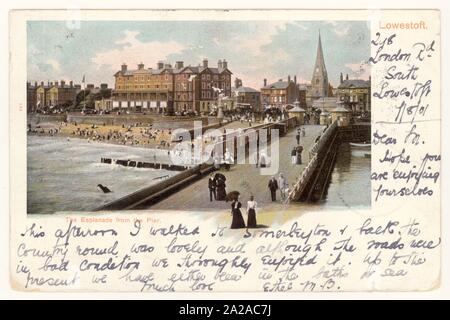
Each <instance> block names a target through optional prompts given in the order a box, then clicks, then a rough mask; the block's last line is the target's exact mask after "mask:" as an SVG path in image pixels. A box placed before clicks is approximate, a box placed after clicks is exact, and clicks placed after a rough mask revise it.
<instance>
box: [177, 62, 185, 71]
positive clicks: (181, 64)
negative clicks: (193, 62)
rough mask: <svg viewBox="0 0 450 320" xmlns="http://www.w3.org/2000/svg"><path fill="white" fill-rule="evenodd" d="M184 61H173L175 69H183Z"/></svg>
mask: <svg viewBox="0 0 450 320" xmlns="http://www.w3.org/2000/svg"><path fill="white" fill-rule="evenodd" d="M183 66H184V63H183V61H177V62H175V69H183Z"/></svg>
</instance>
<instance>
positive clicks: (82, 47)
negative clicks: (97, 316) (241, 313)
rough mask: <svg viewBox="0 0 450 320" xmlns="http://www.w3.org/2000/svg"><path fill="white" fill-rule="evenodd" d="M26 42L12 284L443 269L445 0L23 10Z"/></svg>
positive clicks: (19, 65) (352, 284) (16, 42)
mask: <svg viewBox="0 0 450 320" xmlns="http://www.w3.org/2000/svg"><path fill="white" fill-rule="evenodd" d="M10 44H11V67H10V81H11V93H14V94H11V102H10V108H11V109H10V110H11V134H10V137H11V138H10V139H11V140H10V145H11V164H12V166H11V190H12V191H11V212H10V215H11V228H10V231H11V245H10V248H11V249H10V255H11V266H10V278H11V285H12V287H13V288H14V289H16V290H22V291H136V292H139V291H140V292H213V291H217V292H241V291H244V292H248V291H252V292H288V291H293V292H325V291H332V292H339V291H391V290H395V291H417V290H432V289H434V288H436V287H437V286H439V283H440V244H441V234H440V161H441V155H440V125H441V123H440V92H441V84H440V14H439V11H437V10H409V11H396V10H332V11H331V10H330V11H327V10H309V11H305V10H277V11H270V10H269V11H257V10H256V11H251V12H250V11H239V10H227V11H220V10H217V11H205V10H177V11H141V10H137V11H101V10H100V11H83V10H78V11H64V10H61V11H58V10H56V11H42V10H29V11H13V12H12V13H11V37H10ZM25 84H26V87H25ZM25 88H26V90H25Z"/></svg>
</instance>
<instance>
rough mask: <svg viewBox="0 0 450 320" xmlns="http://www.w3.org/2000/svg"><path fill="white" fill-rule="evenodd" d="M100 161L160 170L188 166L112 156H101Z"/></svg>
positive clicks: (185, 168)
mask: <svg viewBox="0 0 450 320" xmlns="http://www.w3.org/2000/svg"><path fill="white" fill-rule="evenodd" d="M100 162H101V163H106V164H116V165H120V166H124V167H132V168H145V169H161V170H169V171H184V170H187V169H188V168H189V167H188V166H180V165H175V164H168V163H158V162H144V161H136V160H129V159H128V160H120V159H112V158H101V159H100Z"/></svg>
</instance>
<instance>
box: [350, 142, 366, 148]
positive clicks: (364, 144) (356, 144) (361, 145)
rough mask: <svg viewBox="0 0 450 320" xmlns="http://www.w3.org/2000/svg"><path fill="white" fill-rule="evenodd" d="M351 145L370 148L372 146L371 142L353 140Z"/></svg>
mask: <svg viewBox="0 0 450 320" xmlns="http://www.w3.org/2000/svg"><path fill="white" fill-rule="evenodd" d="M350 145H351V146H352V147H359V148H370V146H371V144H370V143H353V142H350Z"/></svg>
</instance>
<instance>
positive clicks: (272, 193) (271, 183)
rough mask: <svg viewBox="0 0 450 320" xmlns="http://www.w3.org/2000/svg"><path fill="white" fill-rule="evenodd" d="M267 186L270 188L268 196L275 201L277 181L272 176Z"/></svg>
mask: <svg viewBox="0 0 450 320" xmlns="http://www.w3.org/2000/svg"><path fill="white" fill-rule="evenodd" d="M268 187H269V190H270V197H271V199H272V201H277V190H278V182H277V179H275V177H274V176H272V178H271V179H270V180H269V184H268Z"/></svg>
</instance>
